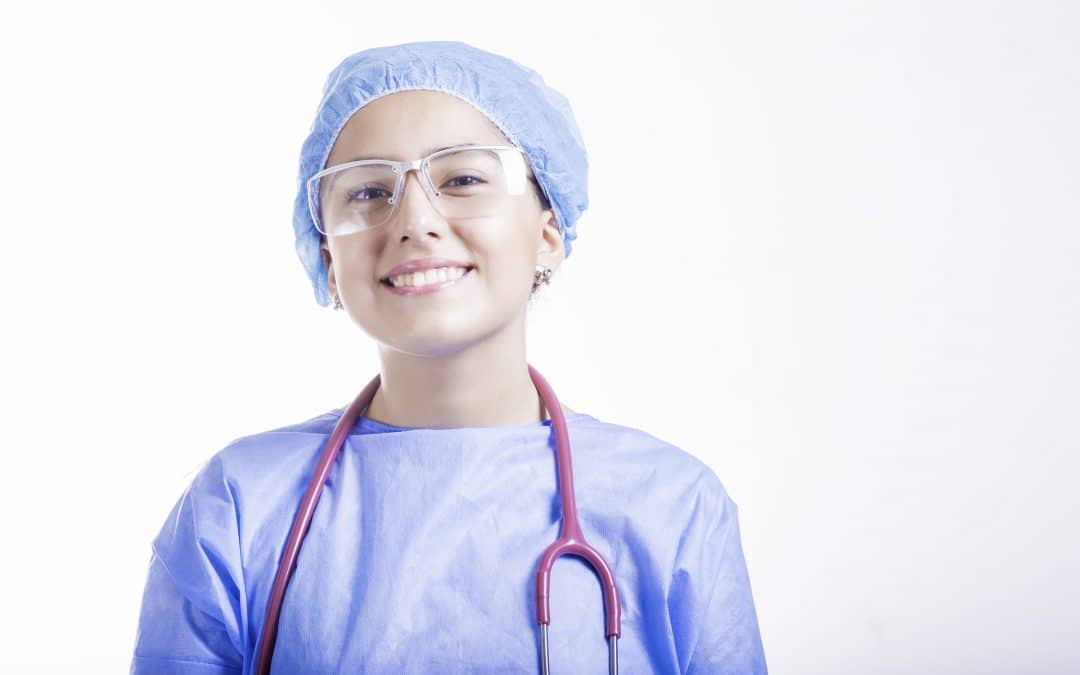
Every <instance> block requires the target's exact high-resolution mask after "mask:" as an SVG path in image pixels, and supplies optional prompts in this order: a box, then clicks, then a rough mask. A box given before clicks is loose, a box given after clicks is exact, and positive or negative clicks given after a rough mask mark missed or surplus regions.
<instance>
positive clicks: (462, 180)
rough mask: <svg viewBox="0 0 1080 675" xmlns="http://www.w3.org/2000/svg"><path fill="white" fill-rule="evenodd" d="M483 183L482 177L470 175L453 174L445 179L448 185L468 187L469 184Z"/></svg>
mask: <svg viewBox="0 0 1080 675" xmlns="http://www.w3.org/2000/svg"><path fill="white" fill-rule="evenodd" d="M483 183H484V179H482V178H480V177H478V176H470V175H461V176H455V177H453V178H451V179H450V180H448V181H446V185H447V186H449V187H469V186H470V185H482V184H483Z"/></svg>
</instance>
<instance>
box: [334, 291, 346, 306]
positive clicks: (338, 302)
mask: <svg viewBox="0 0 1080 675" xmlns="http://www.w3.org/2000/svg"><path fill="white" fill-rule="evenodd" d="M344 308H345V305H343V304H341V296H339V295H338V294H337V291H334V309H344Z"/></svg>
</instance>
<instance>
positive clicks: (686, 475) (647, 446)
mask: <svg viewBox="0 0 1080 675" xmlns="http://www.w3.org/2000/svg"><path fill="white" fill-rule="evenodd" d="M573 434H574V436H573V439H572V441H573V442H576V443H580V442H584V445H586V446H588V447H589V450H590V452H592V453H594V454H596V455H597V457H596V458H597V459H598V460H600V461H603V462H605V463H608V464H609V465H610V466H611V467H612V470H613V471H618V472H619V473H620V475H621V477H622V478H624V479H627V478H629V479H631V480H635V481H638V482H640V483H642V484H643V486H651V487H653V488H662V489H663V490H664V492H666V493H667V494H669V495H676V494H677V495H682V496H684V497H689V498H691V499H706V500H709V501H710V502H711V503H712V504H719V503H721V502H725V501H727V500H729V499H730V498H729V497H728V494H727V490H726V488H725V487H724V484H723V482H722V481H721V480H720V478H719V476H718V475H717V474H716V472H715V471H714V470H713V469H712V467H710V466H709V465H708V464H706V463H705V462H704V461H702V460H701V459H700V458H699V457H698V456H696V455H695V454H693V453H692V452H690V451H688V450H686V449H684V448H681V447H679V446H678V445H675V444H674V443H672V442H670V441H668V440H666V439H664V438H662V437H660V436H658V435H656V434H653V433H649V432H647V431H644V430H642V429H638V428H636V427H632V426H629V425H625V424H618V423H615V422H608V421H605V420H602V419H599V418H596V417H594V416H592V415H584V414H583V415H581V416H580V417H578V418H577V424H576V425H575V427H574V428H573ZM639 487H642V485H639Z"/></svg>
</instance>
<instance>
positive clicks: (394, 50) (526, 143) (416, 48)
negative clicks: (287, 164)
mask: <svg viewBox="0 0 1080 675" xmlns="http://www.w3.org/2000/svg"><path fill="white" fill-rule="evenodd" d="M411 89H428V90H433V91H441V92H445V93H447V94H451V95H453V96H456V97H458V98H460V99H462V100H464V101H466V102H467V103H471V104H472V105H473V106H474V107H475V108H476V109H477V110H479V111H480V112H481V113H483V114H484V115H486V116H487V117H488V119H490V120H491V121H492V123H493V124H494V125H495V126H496V127H498V129H499V130H500V131H502V132H503V134H504V135H505V136H506V138H507V140H509V141H510V143H512V144H514V145H515V146H517V147H519V148H521V149H522V150H524V151H525V154H526V156H527V157H528V158H529V163H530V165H531V168H532V171H533V174H534V175H535V176H536V180H537V182H538V183H539V184H540V188H541V189H542V190H543V192H544V196H545V197H547V200H548V202H549V203H550V204H551V206H552V208H553V209H554V211H555V219H556V222H557V223H558V225H559V229H560V231H561V232H562V236H563V242H564V243H563V248H564V251H565V254H566V255H567V256H569V255H570V242H571V241H573V240H574V239H575V238H577V225H576V224H577V219H578V217H579V216H580V215H581V213H582V212H583V211H584V210H585V209H586V208H588V205H589V197H588V169H589V164H588V158H587V156H586V154H585V144H584V142H583V141H582V139H581V132H580V131H579V130H578V126H577V122H576V121H575V120H574V113H573V111H572V110H571V109H570V103H569V102H568V101H567V100H566V98H565V97H564V96H563V95H562V94H560V93H559V92H557V91H555V90H554V89H552V88H551V87H549V86H548V85H546V84H545V83H544V80H543V79H542V78H541V77H540V75H539V74H538V73H536V72H535V71H533V70H530V69H529V68H526V67H524V66H522V65H520V64H518V63H517V62H515V61H512V60H510V59H508V58H506V57H504V56H499V55H497V54H492V53H491V52H486V51H484V50H482V49H477V48H476V47H472V46H470V45H468V44H465V43H463V42H411V43H407V44H400V45H392V46H388V47H376V48H373V49H365V50H364V51H361V52H357V53H355V54H352V55H351V56H348V57H346V58H345V60H344V61H342V62H341V64H340V65H338V66H337V67H336V68H335V69H334V70H333V71H332V72H331V73H330V76H329V78H327V80H326V85H325V86H324V87H323V97H322V101H321V102H320V103H319V107H318V110H317V111H316V113H315V122H314V123H313V124H312V126H311V133H310V134H308V137H307V139H306V140H305V141H304V145H303V148H302V149H301V151H300V175H299V176H298V178H297V186H296V188H297V189H296V200H295V202H294V204H293V229H294V230H295V232H296V252H297V254H298V255H299V256H300V261H301V262H302V263H303V264H304V268H305V269H306V270H307V273H308V276H309V277H310V278H311V283H312V285H313V286H314V288H315V299H316V300H318V302H319V304H320V305H323V306H326V305H329V304H330V294H329V291H328V290H327V288H326V285H327V270H326V266H325V265H324V264H323V261H322V256H321V255H320V253H319V247H320V244H321V242H322V235H320V234H319V231H318V230H316V229H315V223H314V222H313V221H312V219H311V213H310V211H309V210H308V202H307V181H308V179H309V178H311V177H312V176H314V175H315V174H316V173H318V172H319V171H321V170H323V169H324V168H326V159H327V157H328V156H329V155H330V149H331V148H332V147H333V145H334V141H335V140H336V139H337V136H338V133H340V132H341V129H342V128H343V127H344V126H345V124H346V123H347V122H348V121H349V119H350V118H351V117H352V116H353V114H354V113H356V111H357V110H359V109H360V108H362V107H363V106H364V105H366V104H368V103H370V102H371V101H373V100H375V99H377V98H379V97H381V96H386V95H387V94H393V93H395V92H398V91H406V90H411Z"/></svg>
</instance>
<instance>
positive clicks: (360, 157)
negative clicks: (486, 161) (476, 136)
mask: <svg viewBox="0 0 1080 675" xmlns="http://www.w3.org/2000/svg"><path fill="white" fill-rule="evenodd" d="M462 145H480V144H479V143H452V144H450V145H444V146H442V147H441V148H428V149H427V150H426V151H425V152H424V157H427V156H428V155H433V154H435V153H436V152H441V151H443V150H447V149H449V148H456V147H459V146H462ZM365 159H387V158H386V157H382V156H379V155H357V156H355V157H352V158H350V159H346V160H345V162H359V161H361V160H365ZM391 161H393V160H391Z"/></svg>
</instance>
